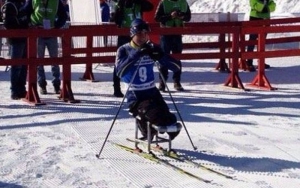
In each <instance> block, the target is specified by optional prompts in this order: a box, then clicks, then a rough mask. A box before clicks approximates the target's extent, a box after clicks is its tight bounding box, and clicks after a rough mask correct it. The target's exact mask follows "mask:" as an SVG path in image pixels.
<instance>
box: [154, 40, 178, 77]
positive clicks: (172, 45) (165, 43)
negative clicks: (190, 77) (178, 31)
mask: <svg viewBox="0 0 300 188" xmlns="http://www.w3.org/2000/svg"><path fill="white" fill-rule="evenodd" d="M160 41H161V43H160V46H161V48H162V50H163V52H164V53H166V54H170V53H171V52H172V53H173V54H176V53H177V54H180V53H182V49H183V47H182V36H181V35H163V36H161V38H160ZM181 68H182V65H181V62H180V71H178V72H176V73H174V74H173V81H174V82H180V78H181ZM159 70H160V72H161V74H162V75H163V77H164V79H165V80H166V81H167V80H168V74H169V73H168V69H167V68H166V67H163V66H162V67H160V69H159ZM159 78H160V82H162V79H161V76H159Z"/></svg>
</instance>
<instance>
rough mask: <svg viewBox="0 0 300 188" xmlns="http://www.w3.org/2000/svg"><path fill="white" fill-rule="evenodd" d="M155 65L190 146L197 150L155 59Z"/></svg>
mask: <svg viewBox="0 0 300 188" xmlns="http://www.w3.org/2000/svg"><path fill="white" fill-rule="evenodd" d="M155 65H156V66H157V69H158V72H159V75H160V77H161V79H162V81H163V83H164V85H165V86H166V88H167V91H168V93H169V96H170V99H171V101H172V102H173V105H174V107H175V110H176V112H177V114H178V116H179V119H180V121H181V123H182V125H183V127H184V129H185V132H186V134H187V136H188V138H189V140H190V142H191V145H192V147H193V149H194V150H197V147H196V146H195V145H194V143H193V141H192V139H191V136H190V134H189V132H188V130H187V128H186V126H185V123H184V121H183V119H182V116H181V114H180V112H179V110H178V108H177V105H176V104H175V101H174V99H173V96H172V94H171V92H170V90H169V87H168V85H167V82H166V80H165V78H164V77H163V75H162V73H161V71H160V69H159V67H160V64H159V62H158V61H155Z"/></svg>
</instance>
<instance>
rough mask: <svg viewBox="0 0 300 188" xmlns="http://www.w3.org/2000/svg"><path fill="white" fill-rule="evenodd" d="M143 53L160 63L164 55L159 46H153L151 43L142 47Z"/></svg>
mask: <svg viewBox="0 0 300 188" xmlns="http://www.w3.org/2000/svg"><path fill="white" fill-rule="evenodd" d="M141 53H142V54H145V55H149V56H150V58H151V59H153V60H155V61H158V60H160V59H161V58H162V57H163V55H164V53H163V51H162V50H161V48H160V47H159V46H158V45H155V44H153V43H152V42H151V41H148V42H146V43H145V44H144V45H143V46H142V47H141Z"/></svg>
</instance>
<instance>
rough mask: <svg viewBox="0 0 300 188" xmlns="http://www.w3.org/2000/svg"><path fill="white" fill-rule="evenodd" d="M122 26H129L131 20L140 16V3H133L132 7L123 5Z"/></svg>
mask: <svg viewBox="0 0 300 188" xmlns="http://www.w3.org/2000/svg"><path fill="white" fill-rule="evenodd" d="M123 18H124V19H123V22H122V27H130V25H131V22H132V21H133V20H134V19H136V18H142V15H141V5H136V4H134V5H133V6H132V8H125V7H124V15H123Z"/></svg>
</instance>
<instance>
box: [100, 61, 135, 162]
mask: <svg viewBox="0 0 300 188" xmlns="http://www.w3.org/2000/svg"><path fill="white" fill-rule="evenodd" d="M140 63H141V62H139V64H138V67H137V68H136V70H135V72H134V75H133V77H132V78H131V80H130V83H129V85H128V88H127V90H126V93H125V95H124V97H123V99H122V102H121V104H120V106H119V109H118V111H117V113H116V115H115V117H114V119H113V122H112V124H111V126H110V128H109V131H108V133H107V135H106V137H105V139H104V142H103V144H102V146H101V149H100V151H99V153H98V154H96V157H97V158H98V159H99V158H100V155H101V153H102V151H103V148H104V146H105V144H106V142H107V139H108V137H109V135H110V132H111V130H112V128H113V126H114V124H115V121H116V119H117V117H118V115H119V113H120V110H121V107H122V105H123V103H124V100H125V98H126V94H127V92H128V91H129V88H130V86H131V84H132V82H133V80H134V78H135V76H136V74H137V72H138V69H139V67H140Z"/></svg>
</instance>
